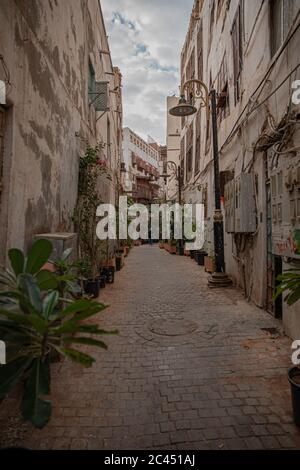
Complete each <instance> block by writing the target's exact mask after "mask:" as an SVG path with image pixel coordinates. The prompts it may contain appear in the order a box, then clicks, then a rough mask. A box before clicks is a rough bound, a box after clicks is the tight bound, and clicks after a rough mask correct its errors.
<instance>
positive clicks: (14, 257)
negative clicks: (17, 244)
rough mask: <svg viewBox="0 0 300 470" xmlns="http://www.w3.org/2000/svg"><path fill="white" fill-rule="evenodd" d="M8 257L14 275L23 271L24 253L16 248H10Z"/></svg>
mask: <svg viewBox="0 0 300 470" xmlns="http://www.w3.org/2000/svg"><path fill="white" fill-rule="evenodd" d="M8 257H9V260H10V264H11V266H12V268H13V270H14V273H15V275H16V276H18V275H19V274H21V273H22V272H24V265H25V259H24V254H23V252H22V251H21V250H18V249H17V248H12V249H11V250H9V252H8Z"/></svg>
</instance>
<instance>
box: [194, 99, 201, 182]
mask: <svg viewBox="0 0 300 470" xmlns="http://www.w3.org/2000/svg"><path fill="white" fill-rule="evenodd" d="M200 159H201V108H199V110H198V112H197V116H196V151H195V174H196V173H198V171H199V170H200Z"/></svg>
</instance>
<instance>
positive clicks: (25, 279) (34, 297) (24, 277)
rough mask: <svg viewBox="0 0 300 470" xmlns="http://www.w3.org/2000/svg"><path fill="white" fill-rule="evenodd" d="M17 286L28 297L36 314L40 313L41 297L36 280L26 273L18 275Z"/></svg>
mask: <svg viewBox="0 0 300 470" xmlns="http://www.w3.org/2000/svg"><path fill="white" fill-rule="evenodd" d="M18 281H19V286H20V288H21V290H22V291H23V292H25V294H26V295H27V296H28V298H29V300H30V303H31V305H32V306H33V307H34V308H35V310H36V311H37V312H41V311H42V296H41V291H40V289H39V287H38V284H37V281H36V279H35V278H34V277H33V276H32V275H31V274H27V273H23V274H20V275H19V277H18Z"/></svg>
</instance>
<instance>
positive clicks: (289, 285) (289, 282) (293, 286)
mask: <svg viewBox="0 0 300 470" xmlns="http://www.w3.org/2000/svg"><path fill="white" fill-rule="evenodd" d="M277 281H279V284H278V286H277V287H276V290H275V294H274V300H276V299H277V298H278V297H279V296H280V295H282V294H283V293H284V292H287V295H286V296H285V297H284V300H285V302H286V303H287V304H288V305H293V304H295V303H296V302H297V301H298V300H299V299H300V268H295V269H291V270H289V271H286V272H284V273H283V274H280V275H279V276H278V277H277Z"/></svg>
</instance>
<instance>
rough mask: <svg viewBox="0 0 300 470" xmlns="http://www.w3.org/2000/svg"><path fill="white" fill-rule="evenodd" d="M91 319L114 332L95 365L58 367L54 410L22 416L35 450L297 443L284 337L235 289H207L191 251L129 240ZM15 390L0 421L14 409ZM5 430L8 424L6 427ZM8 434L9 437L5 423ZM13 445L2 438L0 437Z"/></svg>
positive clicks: (18, 441) (25, 437) (26, 442)
mask: <svg viewBox="0 0 300 470" xmlns="http://www.w3.org/2000/svg"><path fill="white" fill-rule="evenodd" d="M100 300H101V302H104V303H107V304H110V306H109V308H107V310H105V311H104V313H103V314H101V315H100V317H98V318H97V321H98V322H99V323H100V324H101V325H102V326H104V327H105V328H107V329H115V328H117V329H118V330H119V335H118V336H109V337H107V341H106V342H107V344H108V345H109V348H108V350H107V351H104V350H100V351H99V350H95V349H93V350H92V351H91V353H92V355H93V356H94V357H96V359H97V361H96V362H95V364H94V365H93V367H92V368H90V369H83V368H82V367H81V366H80V365H76V364H73V363H71V362H70V361H65V362H63V363H58V364H54V365H53V381H52V394H51V398H52V400H53V415H52V418H51V420H50V422H49V425H48V426H46V427H45V428H44V429H43V430H33V429H32V427H31V426H29V425H27V424H24V423H21V421H20V427H19V430H18V436H16V438H15V440H14V441H13V443H14V445H19V446H26V447H29V448H33V449H116V450H120V449H130V448H135V449H178V450H181V449H199V450H201V449H216V450H218V449H220V450H221V449H277V448H284V449H290V448H296V447H297V446H298V447H299V445H300V433H299V431H298V430H297V428H296V427H295V426H294V424H293V419H292V412H291V404H290V400H289V394H290V392H289V384H288V382H287V380H286V371H287V368H288V366H289V364H290V361H291V358H290V352H291V349H290V347H291V340H290V339H288V338H287V337H285V336H284V335H282V334H281V333H280V323H279V322H278V321H277V320H275V319H274V318H273V317H271V316H270V315H269V314H267V313H266V312H264V311H263V310H260V309H258V308H256V307H255V306H253V305H252V304H249V303H247V301H246V300H245V299H244V298H243V295H242V293H241V291H238V290H236V289H234V288H229V289H222V290H221V289H218V290H209V289H208V287H207V274H206V273H205V272H204V270H203V268H202V267H199V266H198V265H197V264H196V263H194V262H192V260H191V259H190V258H188V257H178V256H172V255H169V254H167V253H166V252H165V251H164V250H160V249H159V248H158V246H156V245H155V246H149V245H144V246H141V247H135V248H134V249H133V250H132V252H131V253H130V255H129V257H128V262H127V264H126V267H124V268H123V270H122V271H121V272H120V274H119V275H118V276H117V277H116V281H115V284H114V285H110V286H107V287H106V288H105V290H103V291H102V292H101V295H100ZM17 410H18V406H17V404H16V399H15V398H14V397H9V398H7V399H6V406H3V407H2V409H1V420H5V419H6V418H8V417H10V418H9V419H10V420H13V419H17V418H14V416H15V417H16V414H17ZM1 428H2V429H3V426H1ZM5 436H6V437H5V439H9V427H8V428H7V429H6V434H5ZM5 444H12V441H9V442H8V441H5V442H2V445H5Z"/></svg>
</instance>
